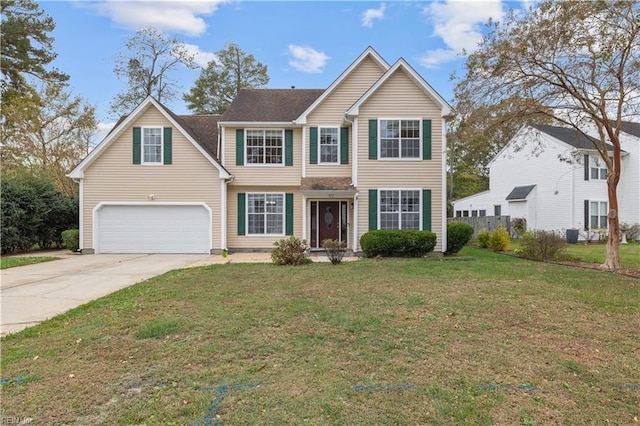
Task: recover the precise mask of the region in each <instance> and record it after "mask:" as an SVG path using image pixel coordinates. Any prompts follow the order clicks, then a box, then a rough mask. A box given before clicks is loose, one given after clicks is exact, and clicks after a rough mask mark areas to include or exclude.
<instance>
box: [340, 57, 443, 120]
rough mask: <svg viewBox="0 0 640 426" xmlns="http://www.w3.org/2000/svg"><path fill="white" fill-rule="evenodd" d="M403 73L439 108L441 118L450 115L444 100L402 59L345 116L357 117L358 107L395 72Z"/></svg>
mask: <svg viewBox="0 0 640 426" xmlns="http://www.w3.org/2000/svg"><path fill="white" fill-rule="evenodd" d="M399 70H402V71H404V72H405V73H406V74H407V75H408V76H409V77H410V78H411V79H412V80H413V81H414V82H415V83H416V85H417V86H418V87H419V88H421V89H422V91H423V92H424V93H425V94H426V95H427V96H429V97H430V98H431V99H432V100H433V101H434V102H435V103H436V104H437V105H438V106H439V107H440V111H441V114H442V117H446V116H449V115H450V114H451V106H450V105H449V104H448V103H447V101H445V100H444V98H443V97H442V96H440V94H439V93H438V92H436V91H435V89H434V88H433V87H431V85H430V84H429V83H427V82H426V81H425V79H424V78H422V76H420V74H418V73H417V72H416V70H414V69H413V67H411V65H409V64H408V63H407V61H405V60H404V59H403V58H400V59H398V60H397V61H396V63H395V64H393V66H392V67H391V68H389V69H388V70H387V71H386V72H385V73H384V74H383V75H382V77H380V79H378V81H376V82H375V83H374V85H373V86H371V87H370V88H369V90H367V91H366V92H365V93H364V94H363V95H362V96H361V97H360V99H358V100H357V101H356V102H355V103H354V104H353V105H352V106H351V108H349V109H348V110H347V115H351V116H355V115H358V113H359V109H360V106H361V105H362V104H363V103H365V102H366V101H367V99H369V97H370V96H371V95H372V94H374V93H375V92H376V90H378V89H379V88H380V87H381V86H382V85H383V84H384V83H385V82H386V81H387V80H388V79H389V77H391V76H392V75H393V74H394V73H395V72H396V71H399Z"/></svg>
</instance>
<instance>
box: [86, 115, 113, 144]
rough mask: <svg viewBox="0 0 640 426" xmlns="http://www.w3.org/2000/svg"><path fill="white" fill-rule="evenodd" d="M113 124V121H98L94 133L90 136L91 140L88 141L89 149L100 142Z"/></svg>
mask: <svg viewBox="0 0 640 426" xmlns="http://www.w3.org/2000/svg"><path fill="white" fill-rule="evenodd" d="M115 125H116V123H115V122H111V123H104V122H102V121H101V122H98V126H97V128H96V133H95V134H94V135H93V136H92V137H91V141H90V142H89V144H90V147H89V150H92V149H93V148H95V146H96V145H98V144H99V143H100V142H102V140H103V139H104V138H106V137H107V135H108V134H109V132H110V131H111V129H113V126H115Z"/></svg>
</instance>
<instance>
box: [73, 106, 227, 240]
mask: <svg viewBox="0 0 640 426" xmlns="http://www.w3.org/2000/svg"><path fill="white" fill-rule="evenodd" d="M134 126H136V127H137V126H141V127H142V126H161V127H169V126H171V123H170V122H169V121H168V120H166V118H165V117H164V116H163V115H162V114H161V113H160V112H159V111H158V110H157V109H155V108H154V107H153V106H150V107H149V108H148V109H147V110H146V111H145V112H144V113H143V114H142V116H141V117H140V118H139V119H138V120H137V121H136V122H135V123H134ZM132 127H133V126H131V127H129V128H128V129H125V130H124V131H123V133H122V134H121V135H120V137H119V138H118V139H117V140H115V141H113V143H112V144H111V145H110V146H109V147H108V148H107V149H106V150H105V151H104V152H103V153H102V154H101V155H100V156H99V157H98V158H97V159H96V160H95V161H94V163H93V164H91V165H90V166H89V167H88V168H87V170H86V171H85V173H84V183H83V185H84V187H83V189H84V206H83V211H82V218H83V248H85V249H88V248H94V247H93V233H92V231H93V230H92V226H93V223H92V221H93V218H92V215H93V209H94V207H95V206H97V205H98V204H99V203H100V202H103V201H135V202H150V201H151V200H150V199H149V194H153V195H154V202H158V203H162V202H204V203H206V204H207V205H208V206H209V208H210V209H211V210H212V220H213V225H212V234H213V235H212V241H213V247H212V248H220V247H221V241H220V231H221V230H220V227H221V219H220V215H221V211H222V206H221V205H220V200H221V194H220V191H221V190H220V186H221V181H220V178H219V172H218V170H217V169H216V168H215V167H214V166H213V165H212V164H211V163H210V162H209V161H208V160H207V159H206V158H205V157H204V156H203V155H202V153H200V152H199V151H198V150H197V149H196V148H195V147H194V146H193V145H192V144H191V143H190V142H189V141H188V140H187V139H186V138H185V137H184V136H183V135H182V133H181V132H179V131H178V130H177V129H176V128H173V132H172V133H173V134H172V148H173V149H172V151H173V155H172V160H173V164H171V165H139V164H138V165H134V164H133V161H132V158H133V157H132V141H133V130H132ZM159 232H162V230H159Z"/></svg>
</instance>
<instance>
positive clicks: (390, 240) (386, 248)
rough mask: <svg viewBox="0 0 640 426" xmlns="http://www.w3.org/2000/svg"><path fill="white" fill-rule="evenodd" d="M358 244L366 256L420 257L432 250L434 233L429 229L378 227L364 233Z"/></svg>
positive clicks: (434, 243) (434, 239)
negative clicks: (378, 228)
mask: <svg viewBox="0 0 640 426" xmlns="http://www.w3.org/2000/svg"><path fill="white" fill-rule="evenodd" d="M360 245H361V246H362V251H363V252H364V254H365V255H366V256H367V257H375V256H409V257H422V256H425V255H426V254H427V253H429V252H431V251H433V249H434V247H435V246H436V234H434V233H433V232H431V231H410V230H399V229H380V230H377V231H369V232H367V233H366V234H364V235H363V236H362V237H361V238H360Z"/></svg>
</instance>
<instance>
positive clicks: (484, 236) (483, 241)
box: [477, 229, 491, 248]
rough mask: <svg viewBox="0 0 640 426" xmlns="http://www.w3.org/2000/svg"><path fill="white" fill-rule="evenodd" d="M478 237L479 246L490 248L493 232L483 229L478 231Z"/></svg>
mask: <svg viewBox="0 0 640 426" xmlns="http://www.w3.org/2000/svg"><path fill="white" fill-rule="evenodd" d="M477 238H478V246H480V248H489V243H490V242H491V232H489V231H487V230H486V229H483V230H482V231H480V232H478V237H477Z"/></svg>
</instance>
